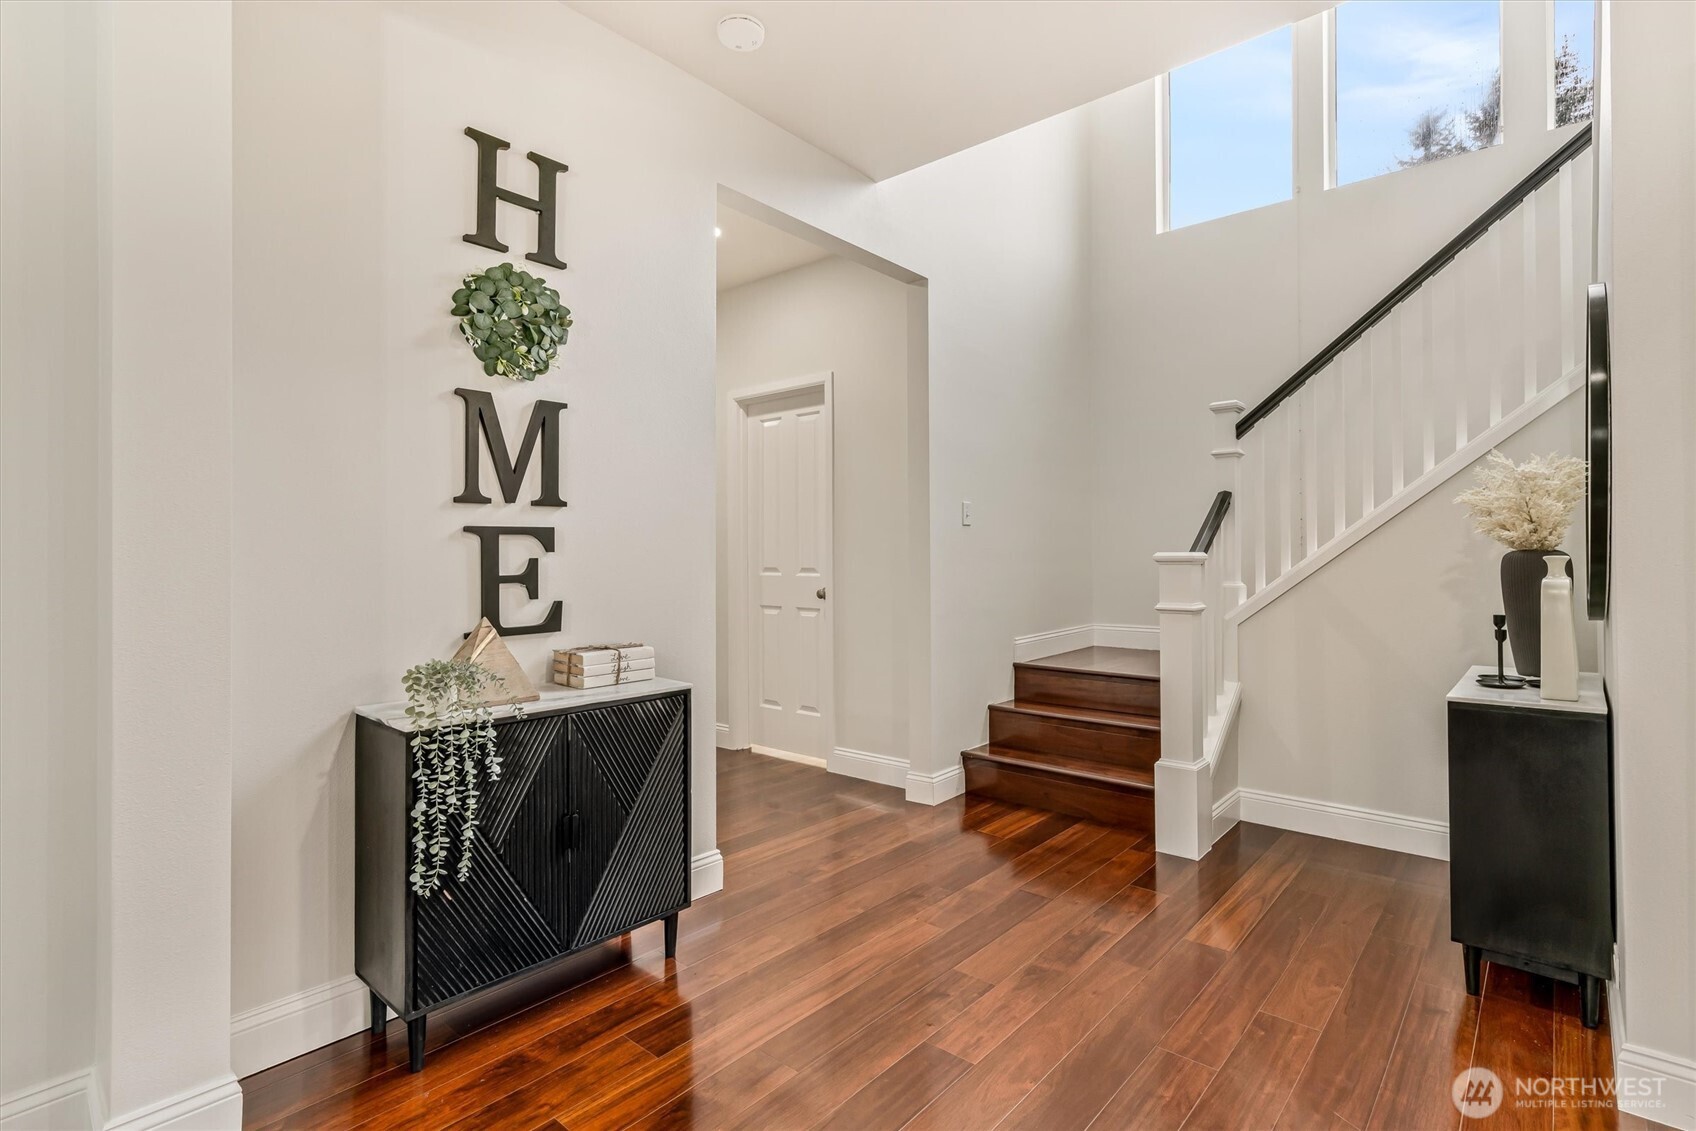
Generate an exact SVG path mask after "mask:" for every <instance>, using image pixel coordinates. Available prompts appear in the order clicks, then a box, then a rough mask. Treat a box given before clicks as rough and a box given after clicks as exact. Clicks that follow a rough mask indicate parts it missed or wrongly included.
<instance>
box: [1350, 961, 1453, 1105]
mask: <svg viewBox="0 0 1696 1131" xmlns="http://www.w3.org/2000/svg"><path fill="white" fill-rule="evenodd" d="M1478 1001H1479V999H1478V998H1475V997H1469V996H1468V995H1467V994H1466V993H1465V992H1464V991H1462V990H1458V989H1450V988H1448V987H1445V986H1439V985H1434V984H1432V983H1430V982H1423V981H1422V982H1419V983H1418V984H1417V985H1416V986H1415V987H1414V990H1413V996H1412V998H1411V999H1410V1000H1409V1001H1408V1005H1407V1012H1406V1014H1405V1015H1404V1016H1403V1018H1402V1024H1401V1031H1400V1032H1399V1033H1398V1034H1397V1036H1396V1043H1395V1048H1394V1051H1392V1052H1391V1054H1390V1063H1389V1066H1388V1067H1387V1068H1386V1069H1385V1072H1384V1079H1383V1082H1382V1084H1381V1085H1380V1087H1379V1089H1378V1096H1377V1098H1376V1100H1375V1101H1374V1106H1373V1108H1372V1113H1371V1115H1370V1116H1369V1117H1368V1119H1367V1124H1366V1128H1367V1131H1404V1129H1405V1128H1409V1127H1421V1128H1425V1127H1428V1128H1430V1129H1431V1131H1451V1129H1453V1128H1456V1127H1459V1126H1460V1110H1459V1109H1458V1108H1456V1107H1455V1105H1454V1101H1453V1100H1452V1099H1451V1098H1450V1096H1449V1088H1450V1087H1451V1086H1452V1085H1453V1084H1454V1079H1455V1077H1456V1076H1458V1075H1460V1074H1461V1073H1462V1072H1465V1071H1466V1070H1467V1068H1469V1067H1470V1066H1471V1064H1472V1046H1473V1044H1474V1042H1475V1041H1476V1039H1477V1036H1478Z"/></svg>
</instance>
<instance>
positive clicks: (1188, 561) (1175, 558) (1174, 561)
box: [1154, 550, 1207, 565]
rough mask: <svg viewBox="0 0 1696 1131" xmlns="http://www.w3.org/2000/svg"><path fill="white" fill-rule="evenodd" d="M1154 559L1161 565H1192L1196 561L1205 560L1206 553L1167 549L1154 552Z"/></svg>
mask: <svg viewBox="0 0 1696 1131" xmlns="http://www.w3.org/2000/svg"><path fill="white" fill-rule="evenodd" d="M1154 560H1155V561H1156V562H1158V563H1159V564H1161V565H1192V564H1194V563H1196V562H1205V561H1206V560H1207V555H1206V554H1201V553H1195V552H1193V551H1190V550H1168V551H1164V552H1162V553H1158V554H1155V555H1154Z"/></svg>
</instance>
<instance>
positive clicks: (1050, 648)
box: [1013, 624, 1095, 664]
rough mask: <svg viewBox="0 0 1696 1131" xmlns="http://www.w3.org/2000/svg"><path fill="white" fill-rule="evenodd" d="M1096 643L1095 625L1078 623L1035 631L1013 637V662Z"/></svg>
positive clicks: (1072, 650)
mask: <svg viewBox="0 0 1696 1131" xmlns="http://www.w3.org/2000/svg"><path fill="white" fill-rule="evenodd" d="M1094 643H1095V626H1094V625H1088V624H1081V625H1078V626H1077V627H1076V628H1056V629H1052V630H1051V631H1048V632H1033V633H1031V634H1030V635H1029V636H1015V637H1013V662H1014V663H1015V664H1021V663H1024V662H1025V661H1026V660H1041V659H1044V658H1045V657H1048V656H1058V655H1059V654H1060V653H1062V652H1075V651H1077V650H1078V649H1079V648H1088V647H1089V646H1090V645H1091V644H1094Z"/></svg>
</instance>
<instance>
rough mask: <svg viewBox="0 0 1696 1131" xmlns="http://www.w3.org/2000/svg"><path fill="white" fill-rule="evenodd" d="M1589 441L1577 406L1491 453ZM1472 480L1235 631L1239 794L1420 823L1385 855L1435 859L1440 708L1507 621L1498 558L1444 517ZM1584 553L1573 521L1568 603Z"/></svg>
mask: <svg viewBox="0 0 1696 1131" xmlns="http://www.w3.org/2000/svg"><path fill="white" fill-rule="evenodd" d="M1583 439H1584V409H1583V405H1582V403H1581V398H1580V397H1579V396H1577V395H1574V396H1572V397H1570V398H1569V399H1567V400H1566V401H1564V402H1563V403H1562V404H1561V406H1560V407H1559V408H1556V409H1552V410H1551V411H1549V412H1548V413H1546V414H1545V415H1543V416H1542V417H1539V418H1538V419H1537V420H1536V421H1534V422H1533V423H1532V424H1531V425H1530V426H1529V427H1528V428H1525V429H1523V430H1522V431H1520V432H1518V433H1517V434H1515V435H1514V436H1513V437H1512V438H1511V439H1510V440H1509V441H1507V442H1506V443H1504V444H1502V446H1501V450H1502V451H1504V452H1505V453H1507V454H1508V455H1509V456H1512V457H1513V458H1514V459H1516V460H1517V459H1525V458H1527V457H1529V456H1531V455H1533V454H1536V455H1547V454H1549V453H1551V452H1555V453H1561V454H1567V455H1571V454H1577V453H1581V452H1582V445H1583ZM1480 462H1482V461H1480ZM1477 466H1478V465H1477V464H1474V465H1473V468H1475V467H1477ZM1473 468H1468V469H1467V470H1466V471H1465V472H1463V473H1462V474H1460V475H1457V476H1455V477H1454V478H1453V479H1451V480H1450V481H1449V482H1448V483H1447V484H1445V485H1443V486H1441V487H1439V488H1437V489H1436V490H1435V491H1433V492H1432V493H1431V494H1429V495H1427V496H1425V497H1424V498H1423V499H1420V500H1419V501H1417V502H1415V503H1414V504H1413V505H1412V506H1410V507H1408V509H1407V510H1405V511H1403V512H1402V513H1401V514H1399V515H1397V516H1396V517H1395V518H1394V519H1392V520H1391V521H1390V522H1388V523H1386V524H1385V525H1384V526H1382V527H1380V528H1379V529H1378V530H1376V531H1374V532H1373V533H1372V534H1370V535H1368V536H1367V537H1366V538H1364V539H1363V540H1361V541H1360V542H1359V543H1357V544H1356V545H1354V546H1353V547H1351V548H1350V549H1349V550H1348V551H1347V552H1345V553H1343V554H1342V555H1341V556H1339V557H1338V558H1336V559H1335V560H1334V561H1332V562H1330V563H1328V564H1326V565H1325V566H1324V567H1322V568H1321V569H1320V570H1319V571H1318V572H1316V573H1315V574H1313V576H1311V577H1309V578H1307V579H1306V580H1305V581H1303V582H1301V583H1300V584H1298V585H1296V586H1295V587H1294V588H1293V589H1291V590H1289V591H1288V592H1287V593H1285V594H1284V595H1283V596H1281V597H1279V598H1278V599H1277V600H1275V601H1273V602H1272V603H1271V604H1270V605H1267V606H1266V608H1264V609H1263V610H1261V611H1260V612H1259V613H1256V614H1255V615H1254V616H1252V617H1250V618H1249V619H1248V620H1246V621H1244V622H1243V624H1242V627H1241V631H1240V633H1239V636H1238V650H1239V651H1238V654H1239V664H1240V667H1241V672H1242V685H1243V701H1242V711H1241V714H1240V715H1239V717H1238V720H1237V741H1238V744H1239V747H1240V749H1241V750H1242V751H1243V757H1242V767H1241V786H1242V788H1243V789H1244V790H1252V791H1257V792H1263V793H1267V794H1276V795H1285V796H1292V797H1297V798H1308V799H1318V800H1323V801H1325V802H1328V803H1330V804H1332V805H1338V806H1347V807H1350V808H1354V809H1362V810H1367V811H1368V813H1369V814H1391V815H1393V816H1394V817H1397V818H1412V819H1413V820H1414V821H1415V822H1424V823H1425V824H1424V826H1422V827H1416V829H1415V831H1414V832H1412V833H1410V834H1409V839H1407V840H1406V841H1404V842H1392V843H1391V844H1390V845H1388V846H1390V847H1397V848H1400V849H1403V850H1406V851H1427V852H1430V851H1431V850H1433V849H1434V848H1437V847H1441V846H1443V845H1445V844H1446V836H1447V832H1446V830H1447V826H1448V819H1449V818H1448V813H1449V792H1448V788H1449V787H1448V781H1449V775H1448V715H1447V707H1446V704H1445V701H1444V696H1446V695H1447V694H1448V691H1449V689H1450V688H1451V687H1453V686H1454V685H1455V682H1456V681H1457V680H1458V679H1460V677H1461V676H1462V675H1464V674H1465V672H1466V669H1467V668H1468V667H1469V666H1471V665H1473V664H1493V663H1495V658H1496V657H1495V641H1494V638H1493V636H1492V635H1491V633H1492V629H1491V625H1490V617H1491V615H1492V614H1494V613H1498V612H1500V611H1501V606H1502V597H1501V586H1500V584H1499V583H1498V581H1497V579H1498V577H1499V576H1500V568H1501V567H1500V562H1501V558H1502V553H1503V551H1502V548H1501V547H1500V546H1498V545H1496V544H1495V543H1493V542H1491V541H1489V540H1488V539H1486V538H1483V537H1481V536H1479V535H1477V534H1475V533H1473V531H1472V521H1471V519H1470V518H1469V517H1468V516H1467V512H1466V510H1465V508H1463V507H1460V506H1457V505H1456V504H1455V502H1454V497H1455V495H1457V494H1459V493H1460V491H1462V490H1463V489H1465V488H1466V487H1467V486H1469V485H1470V483H1471V474H1472V470H1473ZM1583 545H1584V526H1583V519H1582V517H1581V516H1579V517H1577V519H1576V522H1575V525H1574V527H1573V529H1572V530H1571V532H1570V533H1569V535H1568V538H1567V541H1566V544H1565V548H1566V549H1567V551H1568V552H1569V553H1571V554H1573V556H1574V559H1575V561H1574V574H1575V577H1576V581H1575V586H1574V588H1575V591H1576V592H1578V593H1582V592H1583V585H1584V576H1585V575H1584V569H1583V561H1582V560H1581V559H1582V556H1583V554H1582V550H1583ZM1578 616H1579V618H1580V619H1579V633H1578V636H1579V642H1580V663H1579V666H1580V667H1581V668H1583V669H1584V670H1587V671H1594V670H1595V669H1596V639H1597V632H1596V629H1595V626H1593V625H1591V624H1590V623H1589V622H1588V621H1585V620H1583V619H1582V618H1583V612H1582V609H1580V610H1579V613H1578ZM1508 663H1509V664H1512V663H1513V658H1512V656H1511V655H1510V656H1509V657H1508ZM1332 835H1335V834H1334V833H1333V834H1332ZM1375 835H1384V836H1390V837H1393V836H1396V835H1398V834H1396V833H1395V832H1394V831H1393V829H1380V830H1379V831H1378V834H1375Z"/></svg>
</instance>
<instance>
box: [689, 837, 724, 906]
mask: <svg viewBox="0 0 1696 1131" xmlns="http://www.w3.org/2000/svg"><path fill="white" fill-rule="evenodd" d="M723 887H724V856H723V855H722V854H721V853H720V852H719V850H718V849H716V848H715V849H712V850H711V851H709V852H703V853H701V854H700V855H698V856H696V857H695V858H694V859H693V860H691V861H689V898H690V899H700V898H701V897H702V896H706V895H711V894H712V893H713V892H715V891H719V890H722V889H723Z"/></svg>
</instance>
